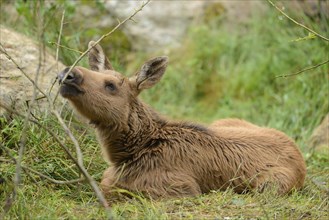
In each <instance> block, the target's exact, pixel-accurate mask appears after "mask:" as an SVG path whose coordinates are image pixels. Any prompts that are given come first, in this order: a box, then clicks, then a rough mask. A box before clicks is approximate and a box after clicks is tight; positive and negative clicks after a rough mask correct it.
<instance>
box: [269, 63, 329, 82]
mask: <svg viewBox="0 0 329 220" xmlns="http://www.w3.org/2000/svg"><path fill="white" fill-rule="evenodd" d="M326 63H329V60H326V61H324V62H322V63H319V64H317V65H314V66H310V67H307V68H305V69H302V70H300V71H298V72H296V73H292V74H287V75H280V76H276V77H275V79H277V78H281V77H283V78H285V77H289V76H296V75H298V74H301V73H303V72H306V71H309V70H313V69H316V68H318V67H320V66H322V65H325V64H326Z"/></svg>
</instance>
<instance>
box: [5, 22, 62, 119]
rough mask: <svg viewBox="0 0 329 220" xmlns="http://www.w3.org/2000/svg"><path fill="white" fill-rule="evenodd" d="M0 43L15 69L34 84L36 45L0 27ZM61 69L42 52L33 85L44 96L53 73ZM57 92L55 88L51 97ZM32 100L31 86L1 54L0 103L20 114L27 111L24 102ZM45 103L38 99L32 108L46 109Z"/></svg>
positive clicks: (59, 64) (24, 37)
mask: <svg viewBox="0 0 329 220" xmlns="http://www.w3.org/2000/svg"><path fill="white" fill-rule="evenodd" d="M0 43H1V45H2V46H3V48H4V49H5V50H6V52H7V53H8V54H9V55H10V56H11V57H12V59H13V60H15V61H16V63H17V64H18V66H19V67H20V68H22V70H23V71H24V72H25V73H26V74H27V75H28V76H29V77H30V78H31V79H33V80H34V79H35V75H36V73H37V69H38V67H39V54H40V53H39V46H38V43H37V42H35V41H33V40H32V39H29V38H28V37H26V36H24V35H22V34H19V33H17V32H15V31H13V30H11V29H9V28H7V27H4V26H2V25H1V26H0ZM1 49H2V47H1ZM41 54H43V53H41ZM63 68H64V65H63V64H61V63H60V62H56V60H55V58H54V56H53V55H51V54H50V53H49V52H48V51H47V50H46V51H45V53H44V56H42V62H41V65H40V71H39V72H40V74H39V79H38V83H37V84H38V86H39V88H40V89H41V90H42V91H43V92H44V93H48V92H49V89H50V87H51V85H52V83H53V82H54V80H55V78H56V76H57V73H58V72H59V71H60V70H62V69H63ZM57 90H58V85H57V84H55V85H54V88H53V89H52V94H53V93H55V92H56V91H57ZM42 96H43V95H42V94H41V93H40V92H38V93H37V98H40V97H42ZM32 97H33V84H32V83H31V82H30V81H29V80H28V79H27V78H26V77H25V76H24V75H23V74H22V72H21V71H20V70H19V69H18V68H17V67H16V65H15V64H14V63H13V62H12V61H11V60H10V59H9V58H8V57H7V56H6V55H5V54H4V53H2V52H0V103H2V104H5V105H6V106H11V107H12V108H14V109H16V110H19V111H22V110H23V108H25V109H26V108H27V104H28V101H29V100H31V99H32ZM46 101H47V100H46V99H45V98H41V99H40V100H38V101H37V102H36V105H35V107H40V108H43V107H44V106H46V105H45V104H46ZM5 113H6V111H5V110H4V109H3V108H1V107H0V115H3V114H5Z"/></svg>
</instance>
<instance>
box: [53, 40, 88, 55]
mask: <svg viewBox="0 0 329 220" xmlns="http://www.w3.org/2000/svg"><path fill="white" fill-rule="evenodd" d="M49 43H50V44H54V45H56V46H57V48H59V47H61V48H64V49H66V50H70V51H73V52H76V53H79V54H82V53H83V52H81V51H79V50H75V49H73V48H70V47H66V46H63V45H61V44H59V43H56V42H52V41H49Z"/></svg>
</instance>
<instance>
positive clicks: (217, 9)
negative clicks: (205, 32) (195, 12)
mask: <svg viewBox="0 0 329 220" xmlns="http://www.w3.org/2000/svg"><path fill="white" fill-rule="evenodd" d="M225 12H226V8H225V7H224V5H223V4H222V3H220V2H211V3H209V4H207V6H206V8H205V10H204V17H203V19H204V22H205V23H210V22H212V21H214V20H217V19H218V18H219V17H221V16H223V15H224V14H225Z"/></svg>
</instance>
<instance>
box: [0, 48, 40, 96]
mask: <svg viewBox="0 0 329 220" xmlns="http://www.w3.org/2000/svg"><path fill="white" fill-rule="evenodd" d="M0 52H1V53H3V54H4V55H5V56H6V57H7V58H8V59H9V60H10V61H11V62H12V63H13V64H14V65H15V66H16V68H17V69H19V71H20V72H21V73H22V74H23V75H24V76H25V77H26V78H27V79H28V80H29V81H30V82H31V83H32V84H33V86H35V87H36V88H37V89H38V90H39V92H40V93H41V94H43V95H45V96H46V94H45V93H44V92H43V91H42V90H41V89H40V87H38V85H36V83H35V82H34V80H33V79H31V77H30V76H29V75H28V74H27V73H26V72H25V71H24V70H23V68H22V67H20V66H19V65H18V64H17V62H16V61H15V60H14V59H13V58H12V57H11V56H10V55H9V54H8V52H7V50H6V49H5V47H4V46H3V45H2V43H0Z"/></svg>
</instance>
